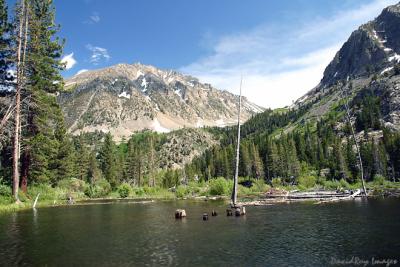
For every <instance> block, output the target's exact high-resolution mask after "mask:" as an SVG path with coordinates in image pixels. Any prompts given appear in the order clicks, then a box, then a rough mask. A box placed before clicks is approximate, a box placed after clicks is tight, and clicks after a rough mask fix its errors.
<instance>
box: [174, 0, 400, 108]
mask: <svg viewBox="0 0 400 267" xmlns="http://www.w3.org/2000/svg"><path fill="white" fill-rule="evenodd" d="M394 3H396V1H395V0H374V1H372V2H370V3H369V4H365V5H362V6H359V7H358V8H357V9H354V10H347V11H343V12H340V13H336V14H334V15H333V16H331V17H329V18H325V19H321V18H311V19H310V22H309V23H303V24H301V23H300V22H299V23H298V25H296V27H293V25H288V26H285V25H259V26H258V27H256V28H254V29H252V30H250V31H248V32H241V33H236V34H232V35H226V36H220V37H218V38H216V39H215V40H214V42H212V40H211V41H210V39H212V38H211V37H210V36H209V35H207V36H206V37H207V43H208V44H210V43H211V44H212V46H211V49H212V53H211V55H210V56H207V57H203V58H200V59H199V60H197V61H196V62H193V63H192V64H189V65H188V66H184V67H182V68H181V69H180V70H181V71H183V72H185V73H189V74H191V75H194V76H197V77H199V78H200V80H201V81H203V82H208V83H211V84H213V85H214V86H216V87H217V88H221V89H227V90H229V91H231V92H234V93H238V91H239V90H238V87H239V79H240V76H241V74H243V76H244V77H243V79H244V83H243V92H244V95H245V96H247V97H248V98H249V99H250V100H251V101H253V102H255V103H257V104H259V105H261V106H264V107H272V108H277V107H282V106H286V105H290V104H291V103H292V101H294V100H296V99H297V98H299V97H301V96H302V95H304V94H305V93H306V92H307V91H309V90H310V89H312V88H313V87H315V86H316V85H317V84H318V83H319V81H320V80H321V78H322V75H323V71H324V69H325V67H326V66H327V65H328V64H329V62H330V61H331V60H332V59H333V57H334V55H335V53H336V52H337V51H338V50H339V49H340V47H341V45H342V44H343V42H344V41H345V40H346V39H347V38H348V37H349V35H350V34H351V32H352V31H353V30H355V29H357V28H358V26H360V25H361V24H363V23H365V22H367V21H369V20H371V19H373V18H374V17H376V16H377V15H379V14H380V12H381V10H382V9H383V8H384V7H386V6H388V5H390V4H394ZM299 25H300V26H299ZM202 43H204V41H203V42H202Z"/></svg>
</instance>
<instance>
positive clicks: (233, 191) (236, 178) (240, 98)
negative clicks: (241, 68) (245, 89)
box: [232, 79, 242, 207]
mask: <svg viewBox="0 0 400 267" xmlns="http://www.w3.org/2000/svg"><path fill="white" fill-rule="evenodd" d="M241 105H242V79H240V93H239V109H238V132H237V145H236V166H235V167H236V168H235V177H234V178H233V190H232V205H233V206H234V207H235V206H236V202H237V188H238V176H239V152H240V109H241Z"/></svg>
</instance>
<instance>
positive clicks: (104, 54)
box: [86, 44, 111, 65]
mask: <svg viewBox="0 0 400 267" xmlns="http://www.w3.org/2000/svg"><path fill="white" fill-rule="evenodd" d="M86 48H87V49H88V50H90V51H91V52H92V55H91V56H90V60H89V61H90V62H91V63H93V65H98V64H99V63H100V62H101V61H102V60H106V61H108V60H109V59H110V58H111V56H110V55H109V54H108V51H107V49H105V48H102V47H98V46H93V45H91V44H87V45H86Z"/></svg>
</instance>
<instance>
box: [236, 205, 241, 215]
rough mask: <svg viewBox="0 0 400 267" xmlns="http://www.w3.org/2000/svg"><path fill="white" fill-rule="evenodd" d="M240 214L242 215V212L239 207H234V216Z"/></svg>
mask: <svg viewBox="0 0 400 267" xmlns="http://www.w3.org/2000/svg"><path fill="white" fill-rule="evenodd" d="M240 215H242V212H241V210H240V208H239V207H238V208H235V216H236V217H238V216H240Z"/></svg>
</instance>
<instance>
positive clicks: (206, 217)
mask: <svg viewBox="0 0 400 267" xmlns="http://www.w3.org/2000/svg"><path fill="white" fill-rule="evenodd" d="M203 221H208V213H203Z"/></svg>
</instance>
